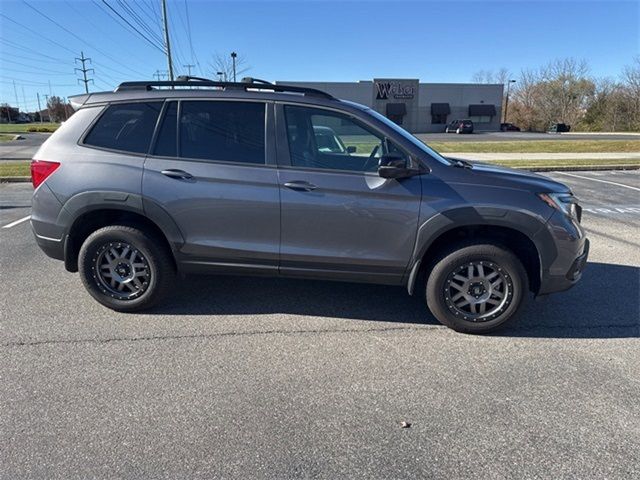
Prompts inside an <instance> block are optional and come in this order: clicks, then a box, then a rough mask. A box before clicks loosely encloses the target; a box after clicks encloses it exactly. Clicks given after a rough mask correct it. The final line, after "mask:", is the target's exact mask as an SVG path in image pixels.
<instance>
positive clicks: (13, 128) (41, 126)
mask: <svg viewBox="0 0 640 480" xmlns="http://www.w3.org/2000/svg"><path fill="white" fill-rule="evenodd" d="M59 126H60V124H59V123H46V122H45V123H40V122H33V123H0V133H25V132H29V131H33V129H36V130H35V131H46V132H55V131H56V129H57V128H58V127H59ZM45 129H46V130H45Z"/></svg>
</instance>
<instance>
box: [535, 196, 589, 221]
mask: <svg viewBox="0 0 640 480" xmlns="http://www.w3.org/2000/svg"><path fill="white" fill-rule="evenodd" d="M538 196H539V197H540V200H542V201H543V202H544V203H546V204H547V205H549V206H550V207H551V208H555V209H556V210H559V211H561V212H562V213H564V214H565V215H567V216H568V217H571V218H573V219H575V220H577V221H578V222H579V221H580V217H581V213H582V209H581V208H580V206H579V205H578V199H577V198H576V197H574V196H573V195H572V194H570V193H539V194H538Z"/></svg>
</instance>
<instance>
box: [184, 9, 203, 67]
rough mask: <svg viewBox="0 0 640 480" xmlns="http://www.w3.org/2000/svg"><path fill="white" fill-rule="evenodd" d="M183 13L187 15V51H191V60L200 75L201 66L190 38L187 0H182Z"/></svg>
mask: <svg viewBox="0 0 640 480" xmlns="http://www.w3.org/2000/svg"><path fill="white" fill-rule="evenodd" d="M184 13H185V16H186V17H187V37H188V39H189V51H190V52H191V61H192V62H193V61H195V62H196V65H197V66H198V70H200V75H202V74H203V73H202V68H201V67H200V62H199V61H198V57H197V56H196V52H195V50H194V49H193V42H192V40H191V20H189V6H188V4H187V0H184Z"/></svg>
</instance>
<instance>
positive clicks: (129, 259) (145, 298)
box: [78, 225, 175, 312]
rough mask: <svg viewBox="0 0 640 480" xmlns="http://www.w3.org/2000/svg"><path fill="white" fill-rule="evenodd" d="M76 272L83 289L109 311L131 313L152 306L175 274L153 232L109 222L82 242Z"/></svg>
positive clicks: (166, 251) (171, 263)
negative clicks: (78, 274)
mask: <svg viewBox="0 0 640 480" xmlns="http://www.w3.org/2000/svg"><path fill="white" fill-rule="evenodd" d="M78 265H79V272H80V276H81V278H82V283H83V284H84V286H85V288H86V289H87V291H88V292H89V293H90V294H91V296H92V297H93V298H95V299H96V300H97V301H98V302H100V303H101V304H103V305H105V306H106V307H109V308H111V309H113V310H117V311H121V312H133V311H137V310H143V309H146V308H150V307H152V306H153V305H155V304H156V303H157V302H158V301H159V300H161V299H162V298H164V297H165V295H166V294H167V293H168V291H169V289H170V287H171V284H172V282H173V280H174V277H175V268H174V265H173V262H172V259H171V253H170V252H169V251H168V248H165V247H164V243H163V242H162V241H160V239H158V238H156V237H155V236H154V235H152V234H150V233H147V232H145V231H143V230H139V229H137V228H133V227H129V226H124V225H112V226H108V227H104V228H101V229H99V230H96V231H95V232H93V233H92V234H91V235H89V237H87V239H86V240H85V241H84V243H83V244H82V247H81V248H80V254H79V258H78Z"/></svg>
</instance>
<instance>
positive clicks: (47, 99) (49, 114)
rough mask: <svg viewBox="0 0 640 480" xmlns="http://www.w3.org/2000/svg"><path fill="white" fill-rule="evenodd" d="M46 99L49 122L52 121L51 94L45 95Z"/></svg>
mask: <svg viewBox="0 0 640 480" xmlns="http://www.w3.org/2000/svg"><path fill="white" fill-rule="evenodd" d="M44 100H45V101H46V102H47V116H48V117H49V123H51V108H50V107H49V95H47V94H45V95H44Z"/></svg>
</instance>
